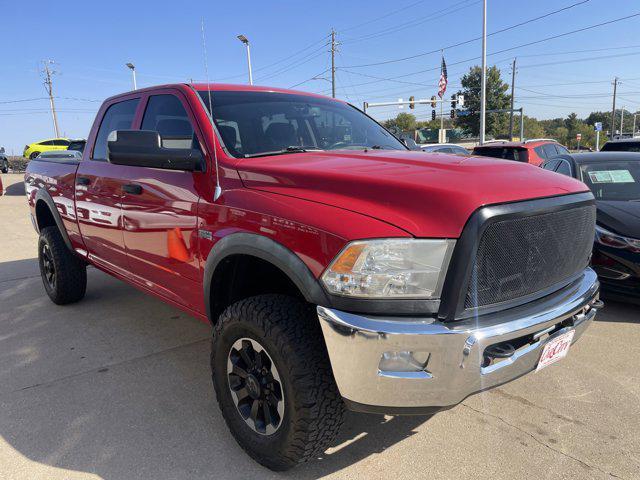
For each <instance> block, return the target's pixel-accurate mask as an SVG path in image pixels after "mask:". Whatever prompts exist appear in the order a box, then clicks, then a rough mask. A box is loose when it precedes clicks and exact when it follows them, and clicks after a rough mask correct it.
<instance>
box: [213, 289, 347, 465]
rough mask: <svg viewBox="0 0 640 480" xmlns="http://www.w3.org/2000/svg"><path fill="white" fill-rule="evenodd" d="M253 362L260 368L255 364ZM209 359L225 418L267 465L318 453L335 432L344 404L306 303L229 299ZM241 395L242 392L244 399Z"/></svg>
mask: <svg viewBox="0 0 640 480" xmlns="http://www.w3.org/2000/svg"><path fill="white" fill-rule="evenodd" d="M243 342H244V344H245V346H247V347H248V350H247V351H246V352H244V353H243V355H245V356H244V357H243V356H242V354H240V353H239V350H241V347H240V346H241V344H242V343H243ZM247 355H248V356H247ZM259 356H261V360H260V361H259V362H258V361H256V359H257V358H258V357H259ZM248 357H252V359H248ZM245 360H246V361H245ZM238 362H239V363H238ZM256 363H258V367H262V370H260V368H255V365H256ZM265 366H266V367H267V368H264V367H265ZM211 367H212V376H213V384H214V387H215V391H216V397H217V399H218V404H219V406H220V409H221V411H222V416H223V417H224V419H225V422H226V423H227V426H228V427H229V429H230V430H231V433H232V434H233V436H234V437H235V439H236V441H237V442H238V443H239V444H240V446H241V447H242V448H243V449H244V450H245V451H246V452H247V453H248V454H249V455H250V456H251V457H252V458H253V459H254V460H256V461H257V462H258V463H260V464H262V465H264V466H265V467H267V468H270V469H271V470H276V471H283V470H288V469H290V468H292V467H294V466H295V465H297V464H299V463H302V462H304V461H306V460H308V459H310V458H313V457H315V456H317V455H319V454H321V453H322V452H323V451H324V450H326V449H327V448H328V447H329V446H330V445H331V443H332V442H333V440H334V439H335V438H336V436H337V434H338V432H339V430H340V426H341V425H342V421H343V418H344V404H343V402H342V398H341V397H340V394H339V392H338V388H337V386H336V384H335V381H334V379H333V375H332V372H331V365H330V363H329V358H328V355H327V350H326V347H325V345H324V342H323V341H322V332H321V330H320V325H319V323H318V319H317V317H316V316H315V313H314V308H313V307H312V306H311V305H308V304H306V303H304V302H302V301H299V300H297V299H295V298H292V297H287V296H284V295H261V296H257V297H251V298H248V299H245V300H241V301H239V302H237V303H234V304H233V305H231V306H230V307H228V308H227V309H226V310H225V311H224V312H223V313H222V315H221V316H220V318H219V319H218V321H217V323H216V324H215V326H214V332H213V341H212V348H211ZM238 367H239V370H238V371H239V374H236V373H234V372H236V369H237V368H238ZM273 367H275V368H273ZM269 369H271V371H269ZM245 370H246V372H245ZM265 370H267V371H266V372H265ZM261 371H262V375H261V373H260V372H261ZM247 372H253V373H251V374H250V375H246V373H247ZM249 377H253V380H251V382H249V380H248V379H249ZM274 379H277V381H275V380H274ZM243 380H244V382H245V383H243ZM256 384H257V385H261V386H262V388H263V389H264V390H263V391H266V392H267V394H269V393H270V394H271V396H270V397H269V396H267V397H261V396H260V395H262V393H263V391H261V388H260V387H258V388H257V389H256V387H255V385H256ZM232 390H233V392H232ZM274 392H275V393H277V394H280V393H281V397H279V398H281V400H282V403H280V402H278V401H276V400H275V399H274V398H273V397H276V394H274ZM239 398H244V399H245V400H243V401H242V402H244V404H242V403H240V402H239V400H238V399H239ZM268 398H270V400H267V399H268ZM279 398H278V399H279ZM263 399H264V400H263ZM271 400H273V402H271ZM254 404H257V405H258V407H255V405H254ZM265 405H266V406H265ZM268 405H272V406H273V408H272V410H271V412H272V413H268V412H267V411H266V410H268ZM263 407H264V408H265V412H264V414H263V412H262V408H263ZM254 409H255V412H256V413H254ZM249 411H251V413H249ZM242 412H244V414H243V413H242ZM256 418H257V419H258V421H256ZM252 419H253V420H252ZM265 426H266V428H265Z"/></svg>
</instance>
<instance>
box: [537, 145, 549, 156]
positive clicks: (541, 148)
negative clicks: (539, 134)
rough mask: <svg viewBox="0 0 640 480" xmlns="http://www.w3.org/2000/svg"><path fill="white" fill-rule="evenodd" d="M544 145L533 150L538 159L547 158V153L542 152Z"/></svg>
mask: <svg viewBox="0 0 640 480" xmlns="http://www.w3.org/2000/svg"><path fill="white" fill-rule="evenodd" d="M543 147H544V145H539V146H537V147H535V148H534V150H535V152H536V153H537V154H538V156H539V157H540V158H547V152H545V151H544V148H543Z"/></svg>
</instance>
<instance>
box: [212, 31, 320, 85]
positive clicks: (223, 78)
mask: <svg viewBox="0 0 640 480" xmlns="http://www.w3.org/2000/svg"><path fill="white" fill-rule="evenodd" d="M328 37H329V36H328V35H325V36H324V37H322V38H321V39H320V40H316V41H315V42H313V43H311V44H309V45H307V46H306V47H304V48H302V49H300V50H297V51H296V52H294V53H292V54H290V55H287V56H286V57H284V58H281V59H280V60H277V61H275V62H272V63H270V64H268V65H264V66H262V67H258V68H255V69H253V72H254V73H255V72H261V71H263V70H267V69H269V68H271V67H274V66H276V65H280V64H281V63H284V62H287V61H291V59H292V58H293V57H296V56H298V55H300V54H301V53H303V52H306V51H307V50H309V49H311V48H313V47H315V46H316V45H318V44H319V43H324V45H323V46H322V47H320V48H324V46H325V45H326V40H327V38H328ZM316 51H317V50H316ZM299 60H301V59H298V60H297V61H299ZM272 73H273V72H272ZM244 76H246V73H242V74H238V75H231V76H228V77H220V78H218V79H217V80H218V81H220V80H229V79H232V78H239V77H244Z"/></svg>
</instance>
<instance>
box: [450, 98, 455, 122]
mask: <svg viewBox="0 0 640 480" xmlns="http://www.w3.org/2000/svg"><path fill="white" fill-rule="evenodd" d="M451 108H456V96H455V95H451ZM451 118H453V117H451Z"/></svg>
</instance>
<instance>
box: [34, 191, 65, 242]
mask: <svg viewBox="0 0 640 480" xmlns="http://www.w3.org/2000/svg"><path fill="white" fill-rule="evenodd" d="M41 201H42V202H44V203H45V204H46V205H47V206H48V207H49V211H50V212H51V216H52V217H53V220H54V221H55V222H56V226H57V227H58V230H59V231H60V235H62V239H63V240H64V243H65V245H66V246H67V248H68V249H69V250H71V251H72V252H73V253H75V251H74V249H73V245H71V240H70V239H69V235H68V234H67V229H66V228H64V223H63V222H62V218H61V217H60V212H58V209H57V207H56V204H55V202H54V201H53V198H51V195H49V192H47V191H46V190H44V189H42V188H40V189H38V191H37V192H36V196H35V202H34V205H35V207H36V218H35V224H36V226H37V228H38V233H40V230H41V228H40V225H39V224H38V217H37V208H38V203H39V202H41Z"/></svg>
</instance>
